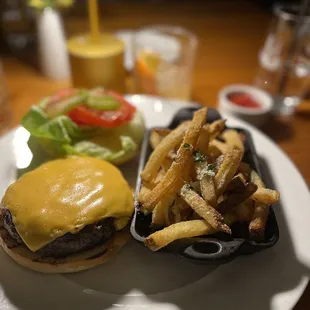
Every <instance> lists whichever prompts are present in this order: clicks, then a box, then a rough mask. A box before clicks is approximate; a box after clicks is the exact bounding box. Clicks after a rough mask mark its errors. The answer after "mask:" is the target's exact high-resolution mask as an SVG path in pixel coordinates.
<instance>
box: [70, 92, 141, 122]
mask: <svg viewBox="0 0 310 310" xmlns="http://www.w3.org/2000/svg"><path fill="white" fill-rule="evenodd" d="M106 94H107V95H109V96H112V97H113V98H115V99H117V100H118V101H120V102H121V105H120V107H119V109H117V110H106V111H102V110H96V109H94V108H91V107H88V106H87V105H84V104H83V105H79V106H77V107H76V108H74V109H73V110H71V111H69V112H68V113H67V115H68V116H69V117H70V118H71V119H72V120H73V121H74V122H75V123H77V124H79V125H85V126H99V127H105V128H114V127H118V126H120V125H123V124H126V123H127V122H129V121H130V120H131V119H132V118H133V116H134V114H135V112H136V108H135V107H134V106H133V105H131V104H130V103H129V102H127V101H126V100H125V99H124V98H123V97H122V96H121V95H119V94H117V93H115V92H112V91H107V92H106Z"/></svg>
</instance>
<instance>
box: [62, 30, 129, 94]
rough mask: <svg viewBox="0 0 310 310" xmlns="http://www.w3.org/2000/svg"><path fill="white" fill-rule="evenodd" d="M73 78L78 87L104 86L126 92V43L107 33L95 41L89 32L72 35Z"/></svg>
mask: <svg viewBox="0 0 310 310" xmlns="http://www.w3.org/2000/svg"><path fill="white" fill-rule="evenodd" d="M67 47H68V51H69V56H70V65H71V78H72V84H73V86H74V87H80V88H83V87H84V88H92V87H97V86H103V87H104V88H107V89H111V90H116V91H118V92H125V77H126V73H125V68H124V62H123V59H124V43H123V42H122V41H120V40H119V39H117V38H115V37H114V36H113V35H111V34H108V33H104V34H103V35H102V36H101V37H100V40H96V41H93V40H92V39H91V38H90V36H89V34H81V35H77V36H74V37H72V38H70V39H69V40H68V42H67Z"/></svg>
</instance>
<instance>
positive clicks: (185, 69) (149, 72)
mask: <svg viewBox="0 0 310 310" xmlns="http://www.w3.org/2000/svg"><path fill="white" fill-rule="evenodd" d="M133 41H134V42H133V51H134V64H135V67H134V82H135V88H136V92H138V93H145V94H151V95H158V96H163V97H166V98H176V99H182V100H188V99H190V95H191V88H192V76H193V65H194V60H195V54H196V48H197V38H196V36H195V35H194V34H193V33H191V32H190V31H188V30H185V29H183V28H181V27H176V26H164V25H158V26H150V27H147V28H143V29H141V30H139V31H138V32H137V33H136V34H135V37H134V40H133Z"/></svg>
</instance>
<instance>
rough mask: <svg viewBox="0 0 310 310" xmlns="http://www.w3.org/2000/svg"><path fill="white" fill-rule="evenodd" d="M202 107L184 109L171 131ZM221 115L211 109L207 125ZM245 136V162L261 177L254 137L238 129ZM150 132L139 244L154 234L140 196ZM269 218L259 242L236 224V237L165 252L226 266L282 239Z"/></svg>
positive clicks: (194, 241)
mask: <svg viewBox="0 0 310 310" xmlns="http://www.w3.org/2000/svg"><path fill="white" fill-rule="evenodd" d="M197 109H198V108H194V107H193V108H184V109H182V110H180V111H179V112H178V113H177V114H176V115H175V117H174V118H173V120H172V122H171V124H170V125H169V128H170V129H174V128H175V127H177V126H178V125H179V124H180V123H181V122H182V121H184V120H190V119H192V116H193V113H194V112H195V111H196V110H197ZM220 118H221V116H220V115H219V114H218V112H217V111H216V110H213V109H209V110H208V119H207V122H208V123H210V122H213V121H215V120H217V119H220ZM234 129H236V130H237V131H239V132H241V133H242V134H243V135H244V145H245V153H244V157H243V161H245V162H246V163H248V164H249V165H250V166H251V168H253V169H255V170H256V172H257V173H258V174H259V175H260V174H261V173H260V169H259V164H258V159H257V155H256V152H255V148H254V144H253V141H252V138H251V135H250V133H249V132H248V131H246V130H244V129H239V128H234ZM150 132H151V131H150V130H149V131H147V132H146V134H145V137H144V141H143V144H142V149H141V157H140V162H139V171H138V180H137V184H136V192H135V213H134V217H133V221H132V224H131V234H132V236H133V237H134V238H135V239H136V240H137V241H139V242H141V243H143V241H144V238H146V237H147V236H148V235H150V234H151V233H152V232H153V231H152V228H151V219H152V218H151V217H152V216H151V214H150V215H144V214H143V213H142V212H141V211H140V210H139V203H138V202H137V196H138V193H139V191H140V188H141V178H140V173H141V171H142V170H143V168H144V166H145V164H146V162H147V160H148V158H149V156H150V154H151V152H152V149H151V146H150V144H149V137H150ZM269 210H270V211H269V217H268V221H267V224H266V231H265V239H264V240H262V241H260V242H257V241H252V240H250V239H249V238H248V237H247V227H245V226H243V225H242V224H240V223H239V224H234V225H233V226H232V232H233V233H232V236H227V235H224V234H222V233H217V234H214V235H209V236H205V237H196V238H186V239H181V240H176V241H174V242H173V243H171V244H170V245H168V246H167V247H166V248H164V249H163V250H166V251H167V250H168V251H169V250H170V251H172V252H174V253H176V254H177V255H179V256H180V257H182V258H184V259H187V260H189V261H191V262H194V263H215V264H220V263H225V262H228V261H230V260H232V259H234V258H235V257H237V256H239V255H244V254H252V253H255V252H258V251H261V250H263V249H266V248H269V247H272V246H273V245H275V244H276V243H277V241H278V240H279V229H278V224H277V220H276V217H275V213H274V211H273V209H272V207H270V209H269Z"/></svg>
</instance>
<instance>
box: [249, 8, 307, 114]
mask: <svg viewBox="0 0 310 310" xmlns="http://www.w3.org/2000/svg"><path fill="white" fill-rule="evenodd" d="M298 12H299V6H276V7H275V18H274V20H273V21H272V24H271V28H270V32H269V34H268V36H267V38H266V41H265V44H264V46H263V48H262V49H261V50H260V52H259V69H258V72H257V75H256V78H255V81H254V84H255V86H257V87H260V88H262V89H264V90H266V91H267V92H269V93H270V94H271V95H272V96H273V98H274V104H275V113H278V114H291V113H293V112H294V109H295V107H296V106H297V105H299V103H300V101H301V98H302V97H303V96H304V95H305V94H306V92H307V90H308V88H309V85H310V15H309V14H307V16H305V17H304V18H303V21H302V24H301V26H300V28H299V33H298V40H297V41H296V42H294V36H295V35H296V33H295V31H296V26H297V22H298ZM295 43H296V46H294V53H293V55H292V58H291V59H288V58H289V57H290V55H289V54H290V49H291V45H292V44H295ZM288 61H289V62H288ZM285 66H288V70H286V68H285ZM284 75H286V76H285V77H284ZM283 78H285V83H283Z"/></svg>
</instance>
